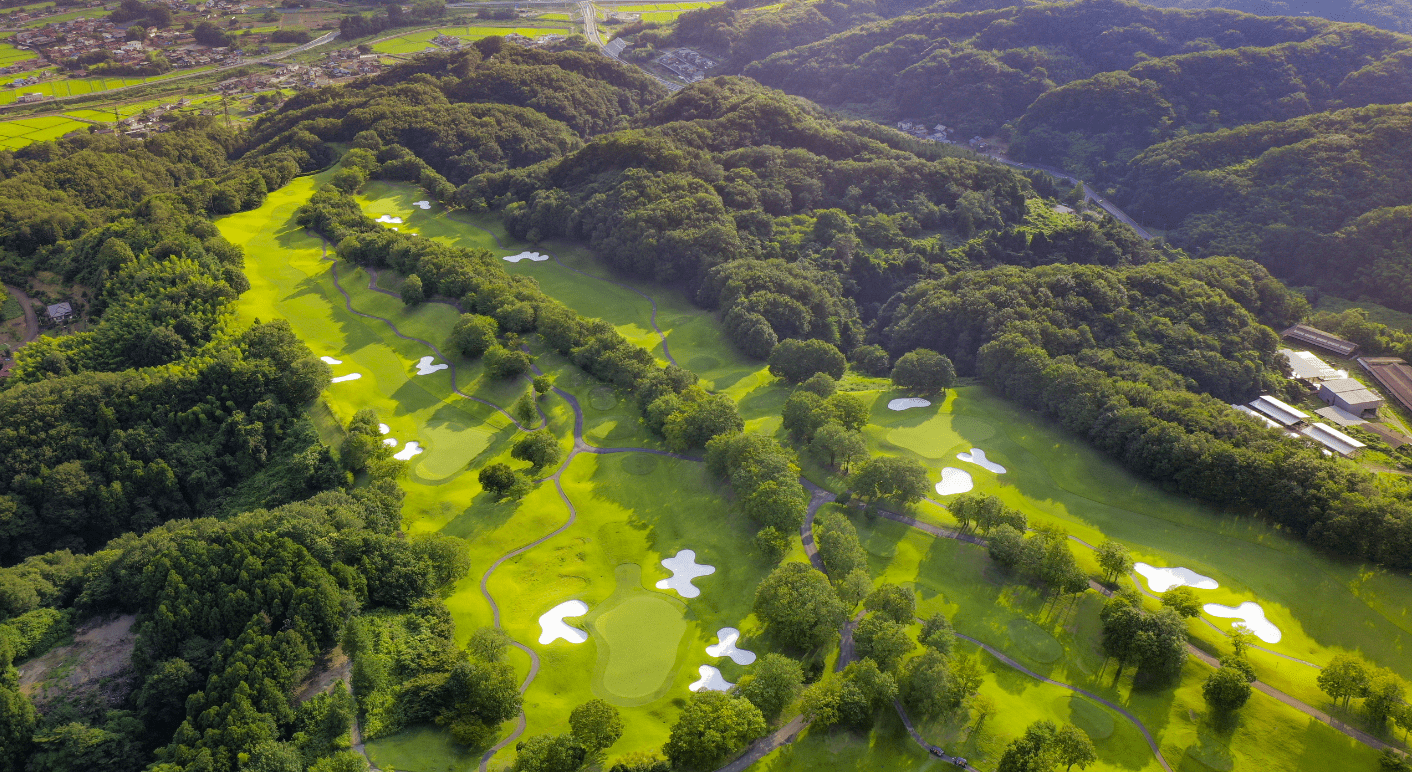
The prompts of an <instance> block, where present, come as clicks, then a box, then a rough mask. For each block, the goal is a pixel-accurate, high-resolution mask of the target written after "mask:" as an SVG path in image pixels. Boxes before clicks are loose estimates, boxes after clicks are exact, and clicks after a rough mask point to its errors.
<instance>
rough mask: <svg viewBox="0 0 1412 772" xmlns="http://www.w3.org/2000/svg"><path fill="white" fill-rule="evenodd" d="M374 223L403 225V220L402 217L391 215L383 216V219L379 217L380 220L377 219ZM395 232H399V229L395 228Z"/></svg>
mask: <svg viewBox="0 0 1412 772" xmlns="http://www.w3.org/2000/svg"><path fill="white" fill-rule="evenodd" d="M374 222H382V223H391V224H393V225H401V224H402V218H401V217H393V216H392V215H390V214H385V215H383V216H382V217H379V218H377V219H376V220H374ZM393 230H397V229H396V228H393Z"/></svg>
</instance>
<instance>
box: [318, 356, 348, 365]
mask: <svg viewBox="0 0 1412 772" xmlns="http://www.w3.org/2000/svg"><path fill="white" fill-rule="evenodd" d="M319 359H320V360H321V361H322V362H323V363H324V364H326V365H341V364H343V360H342V359H334V358H333V357H319Z"/></svg>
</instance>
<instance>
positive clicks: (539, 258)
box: [505, 252, 549, 263]
mask: <svg viewBox="0 0 1412 772" xmlns="http://www.w3.org/2000/svg"><path fill="white" fill-rule="evenodd" d="M548 259H549V255H541V254H539V253H538V252H521V253H520V254H518V255H510V256H508V257H506V258H505V260H506V261H508V262H511V263H518V262H520V261H521V260H532V261H534V262H536V263H540V262H543V261H545V260H548Z"/></svg>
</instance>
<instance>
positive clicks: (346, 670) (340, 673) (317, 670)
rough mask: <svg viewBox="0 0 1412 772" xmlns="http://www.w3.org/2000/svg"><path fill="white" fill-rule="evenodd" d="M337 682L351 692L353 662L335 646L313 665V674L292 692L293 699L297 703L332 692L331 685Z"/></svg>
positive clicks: (340, 648) (339, 647) (340, 647)
mask: <svg viewBox="0 0 1412 772" xmlns="http://www.w3.org/2000/svg"><path fill="white" fill-rule="evenodd" d="M339 681H342V682H343V685H344V686H346V687H348V690H349V691H350V692H351V691H353V660H351V659H349V658H348V655H347V654H344V653H343V647H342V646H335V647H334V648H333V650H332V651H330V652H328V653H327V654H325V655H323V656H322V657H320V658H319V661H318V662H315V663H314V670H313V672H311V673H310V674H309V677H308V678H307V679H305V681H304V683H302V684H300V685H299V688H298V689H295V690H294V699H295V700H296V701H298V702H304V701H305V700H308V699H312V698H314V697H315V696H317V695H320V694H323V693H324V692H328V691H332V690H333V685H334V684H335V683H337V682H339Z"/></svg>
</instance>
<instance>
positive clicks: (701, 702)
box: [662, 689, 765, 770]
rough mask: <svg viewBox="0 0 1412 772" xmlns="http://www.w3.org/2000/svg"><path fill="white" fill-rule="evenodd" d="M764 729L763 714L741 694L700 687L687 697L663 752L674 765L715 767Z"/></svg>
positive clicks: (690, 767)
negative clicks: (699, 689)
mask: <svg viewBox="0 0 1412 772" xmlns="http://www.w3.org/2000/svg"><path fill="white" fill-rule="evenodd" d="M764 733H765V717H764V716H762V715H761V714H760V709H759V708H757V707H755V705H754V704H753V703H752V702H750V700H747V699H745V698H744V697H737V696H736V695H734V694H726V693H725V692H713V691H709V690H704V689H703V690H702V691H699V692H696V693H695V694H693V695H691V697H689V698H687V702H686V707H685V708H684V709H683V710H682V712H681V715H680V716H679V717H678V718H677V723H676V724H675V725H673V726H672V731H671V734H670V735H669V736H668V738H667V744H666V745H663V746H662V752H663V753H665V754H666V756H667V758H668V759H669V760H670V761H671V762H672V768H673V769H699V770H708V769H715V768H716V767H718V766H720V765H721V763H722V762H723V761H725V760H726V759H728V758H730V757H731V756H733V755H735V754H736V753H738V752H740V749H742V748H744V747H745V745H746V743H748V742H750V741H751V740H754V739H755V738H757V737H759V736H760V735H762V734H764Z"/></svg>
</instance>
